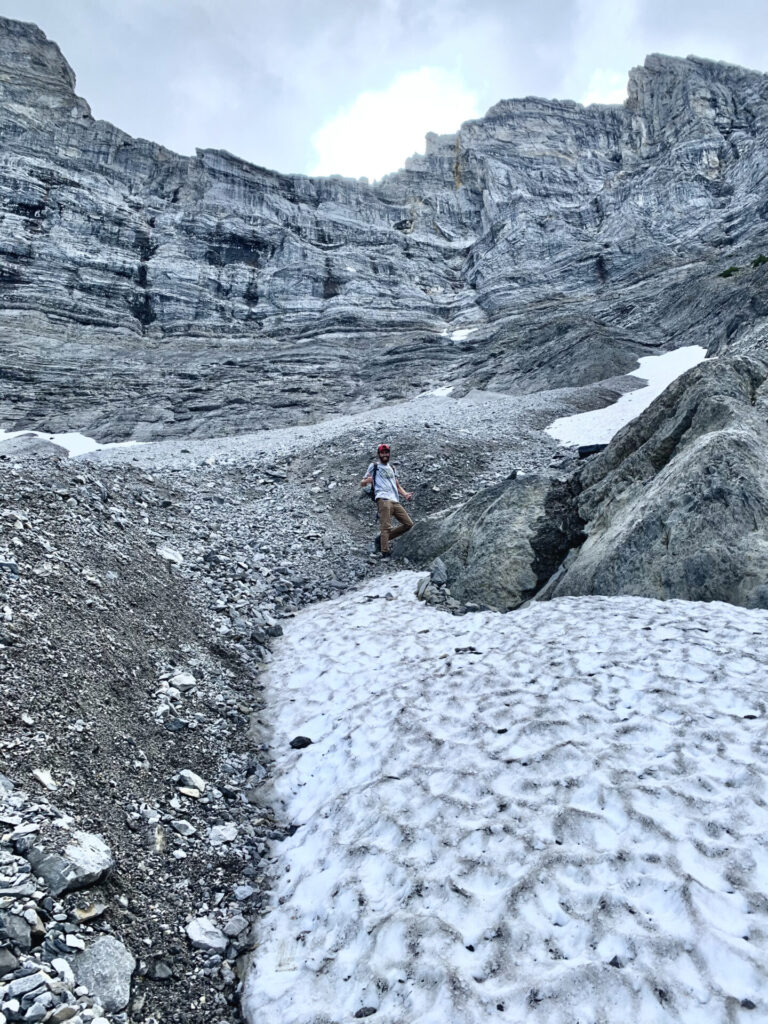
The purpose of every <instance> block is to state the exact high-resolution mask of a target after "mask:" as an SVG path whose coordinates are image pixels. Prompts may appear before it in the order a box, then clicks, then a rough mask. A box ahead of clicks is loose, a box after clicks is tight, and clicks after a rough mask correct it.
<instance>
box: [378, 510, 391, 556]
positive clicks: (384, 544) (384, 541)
mask: <svg viewBox="0 0 768 1024" xmlns="http://www.w3.org/2000/svg"><path fill="white" fill-rule="evenodd" d="M376 504H377V505H378V506H379V522H380V523H381V553H382V555H383V554H384V553H385V552H386V551H389V531H390V530H391V529H392V513H391V508H392V505H393V504H394V502H392V501H387V500H386V498H379V500H378V501H377V502H376Z"/></svg>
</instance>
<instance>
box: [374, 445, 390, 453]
mask: <svg viewBox="0 0 768 1024" xmlns="http://www.w3.org/2000/svg"><path fill="white" fill-rule="evenodd" d="M376 451H377V452H378V453H379V455H381V453H382V452H388V451H389V445H388V444H380V445H379V447H378V448H377V449H376Z"/></svg>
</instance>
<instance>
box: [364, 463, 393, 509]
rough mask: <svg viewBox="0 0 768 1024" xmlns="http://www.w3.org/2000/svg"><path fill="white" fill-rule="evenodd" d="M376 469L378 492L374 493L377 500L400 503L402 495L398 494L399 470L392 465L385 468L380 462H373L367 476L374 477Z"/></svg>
mask: <svg viewBox="0 0 768 1024" xmlns="http://www.w3.org/2000/svg"><path fill="white" fill-rule="evenodd" d="M374 467H375V469H376V490H375V492H374V497H375V498H376V500H377V501H378V499H379V498H385V499H386V500H387V501H400V495H399V494H398V493H397V483H396V481H397V470H396V469H395V467H394V466H393V465H391V464H389V465H386V466H384V465H382V463H380V462H372V463H371V464H370V466H369V467H368V472H367V473H366V474H365V475H366V476H373V471H374Z"/></svg>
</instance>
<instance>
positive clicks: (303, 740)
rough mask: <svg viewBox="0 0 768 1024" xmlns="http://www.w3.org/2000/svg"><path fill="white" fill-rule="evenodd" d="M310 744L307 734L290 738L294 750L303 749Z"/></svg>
mask: <svg viewBox="0 0 768 1024" xmlns="http://www.w3.org/2000/svg"><path fill="white" fill-rule="evenodd" d="M311 745H312V740H311V739H310V738H309V736H294V737H293V739H292V740H291V746H292V747H293V749H294V750H303V748H304V747H309V746H311Z"/></svg>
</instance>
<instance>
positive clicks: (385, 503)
mask: <svg viewBox="0 0 768 1024" xmlns="http://www.w3.org/2000/svg"><path fill="white" fill-rule="evenodd" d="M377 453H378V456H379V458H378V462H372V463H371V464H370V466H369V467H368V471H367V473H366V475H365V476H364V477H363V479H362V480H361V481H360V486H361V487H367V486H368V485H369V484H370V485H371V491H372V493H373V497H374V498H375V500H376V505H377V506H378V509H379V520H380V522H381V534H380V535H379V536H378V537H377V538H376V547H377V550H379V551H381V557H382V558H391V557H392V553H391V551H390V550H389V542H390V541H391V540H394V539H395V538H396V537H400V536H402V534H404V533H407V532H408V531H409V530H410V528H411V527H412V526H413V520H412V519H411V517H410V516H409V515H408V513H407V512H406V511H405V509H404V508H403V506H402V505H401V504H400V498H405V500H406V501H410V499H411V498H412V497H413V492H412V491H405V490H403V488H402V487H401V486H400V481H399V480H398V479H397V470H396V469H395V467H394V466H392V465H390V462H389V455H390V452H389V445H388V444H380V445H379V447H378V449H377ZM393 516H394V517H395V519H396V520H397V521H398V522H399V523H400V525H399V526H398V527H396V528H395V529H394V530H393V529H392V517H393Z"/></svg>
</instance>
